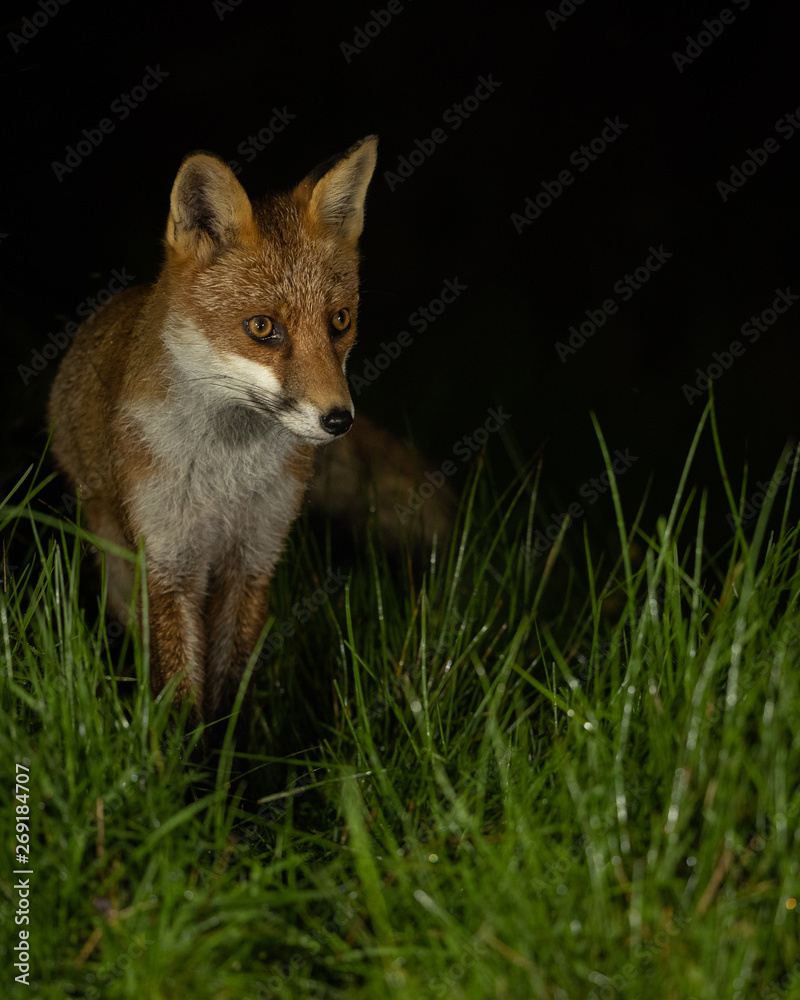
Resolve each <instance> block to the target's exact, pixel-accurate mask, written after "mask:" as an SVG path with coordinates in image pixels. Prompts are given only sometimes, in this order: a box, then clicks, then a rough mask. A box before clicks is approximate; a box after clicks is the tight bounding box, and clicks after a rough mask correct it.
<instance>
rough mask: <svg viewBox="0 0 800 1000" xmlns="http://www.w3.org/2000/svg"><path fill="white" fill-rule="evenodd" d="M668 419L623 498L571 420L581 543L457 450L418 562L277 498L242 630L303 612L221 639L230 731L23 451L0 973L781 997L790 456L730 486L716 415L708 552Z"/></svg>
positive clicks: (1, 609) (233, 983)
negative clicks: (289, 520)
mask: <svg viewBox="0 0 800 1000" xmlns="http://www.w3.org/2000/svg"><path fill="white" fill-rule="evenodd" d="M701 434H702V435H711V436H712V437H713V438H714V440H715V441H717V432H716V427H715V426H714V424H713V414H711V413H710V411H709V410H707V411H706V414H705V416H704V419H703V423H702V424H701V426H700V428H699V429H698V437H696V438H695V441H694V442H693V443H692V446H691V453H690V454H689V457H688V458H687V465H686V470H685V472H684V477H683V479H682V481H681V482H680V483H676V484H675V500H674V504H673V506H672V508H671V510H665V511H663V517H661V518H660V519H658V520H657V521H656V520H655V519H653V524H652V526H651V527H650V528H648V527H647V526H646V525H645V524H644V520H645V519H644V518H641V521H642V523H637V521H636V520H635V519H634V521H633V523H625V521H624V518H623V506H624V507H625V509H626V510H629V509H630V501H631V499H632V498H627V497H623V498H620V496H619V490H622V491H623V493H624V485H625V484H624V480H623V481H621V482H620V483H619V484H617V483H616V482H614V480H613V471H611V467H610V466H611V458H610V456H609V455H608V453H607V451H606V448H605V444H604V442H603V439H602V435H601V434H600V433H599V430H598V441H599V446H598V451H599V452H600V451H602V452H603V453H604V456H605V460H606V462H607V463H608V466H609V469H610V471H609V475H610V477H611V478H612V488H613V496H614V509H615V510H616V512H617V518H616V520H617V536H618V537H617V541H616V545H614V546H611V547H610V548H609V547H608V546H606V549H607V551H605V552H602V551H600V550H599V549H598V546H597V545H596V543H595V542H594V541H593V540H592V538H591V531H590V530H589V527H588V525H586V524H583V523H582V524H581V525H580V526H573V528H572V529H571V531H570V534H569V536H567V530H568V529H567V524H568V522H564V525H563V529H562V536H563V537H561V538H559V539H558V540H557V541H556V542H555V544H553V545H552V546H551V547H550V548H548V549H547V550H546V551H543V552H538V551H537V546H536V545H535V544H534V538H535V537H537V536H536V530H537V528H538V527H540V526H541V525H542V524H543V523H544V522H543V520H542V518H543V513H542V510H541V508H542V506H543V503H544V501H543V499H542V483H541V482H540V480H539V478H538V476H537V474H536V472H535V470H534V473H533V474H531V475H530V476H528V477H521V478H520V479H519V480H518V481H517V482H515V483H514V484H513V485H512V486H511V487H509V488H507V489H500V488H499V487H497V485H496V484H495V483H494V482H493V480H492V476H491V474H490V473H489V472H488V471H487V468H486V467H485V466H484V465H483V463H482V462H481V461H478V462H476V463H475V466H474V468H473V470H472V472H471V474H470V478H469V481H468V484H467V488H466V490H465V493H464V497H463V501H462V504H461V507H460V512H459V520H458V525H457V529H456V531H455V532H454V534H453V536H452V538H451V539H450V541H449V542H448V543H447V545H445V546H443V547H441V548H440V550H439V551H436V552H434V553H433V554H430V555H429V556H428V557H426V558H425V560H424V561H423V562H420V560H419V558H416V559H414V558H411V555H410V554H406V555H405V556H400V557H399V558H398V557H396V556H391V555H387V554H386V553H385V552H384V551H383V550H382V549H381V547H380V545H379V544H378V543H377V542H376V541H375V540H374V539H372V536H369V537H368V539H367V541H366V542H365V544H364V545H363V546H361V547H360V548H359V550H358V553H357V556H356V559H355V562H354V564H353V565H347V566H339V565H337V564H336V563H335V561H334V560H333V557H332V555H331V552H332V542H331V539H330V537H328V538H323V539H322V540H318V539H317V536H315V535H313V534H311V533H310V532H308V531H303V527H302V525H300V526H299V530H297V531H296V532H295V533H294V535H293V540H292V543H291V546H290V551H289V555H288V557H287V558H286V559H285V560H284V562H283V563H282V565H281V568H280V571H279V573H278V581H277V583H276V586H275V595H276V596H275V603H274V609H273V618H272V619H271V623H270V625H271V629H272V632H273V634H274V630H275V628H276V626H279V625H280V623H281V622H283V621H287V620H291V621H295V622H296V621H297V614H296V612H295V611H294V610H293V609H294V606H295V602H296V601H298V600H300V599H302V598H303V597H308V598H309V600H310V604H309V606H310V607H311V608H313V611H310V612H309V618H308V621H307V622H305V623H304V624H302V625H298V629H297V632H296V634H295V635H294V636H292V637H291V638H288V639H287V640H286V641H285V643H284V644H283V646H282V647H281V648H279V649H275V648H274V644H269V640H267V645H265V647H264V652H263V653H262V655H261V656H260V657H259V658H258V659H257V660H256V659H255V658H254V659H253V660H252V661H251V665H252V666H253V668H254V683H255V684H256V685H257V690H258V698H257V701H258V703H259V705H260V711H258V712H257V713H255V717H254V718H253V720H252V730H251V732H250V733H249V735H248V738H247V739H245V740H242V739H240V740H239V741H238V742H237V743H236V744H235V745H234V744H233V743H232V741H231V739H230V732H228V733H227V737H226V740H225V743H224V746H223V749H222V751H221V752H219V753H216V754H214V755H212V756H208V757H204V756H203V751H202V745H201V744H199V743H198V738H199V734H198V733H192V732H187V731H186V729H185V726H184V723H183V722H182V721H181V720H180V719H179V720H177V721H176V720H175V718H174V714H173V713H170V706H169V700H168V698H163V697H162V698H159V699H158V700H155V701H154V700H153V699H152V698H151V696H150V693H149V688H148V680H147V677H148V657H147V645H146V637H140V636H137V635H136V634H135V632H134V631H132V630H125V629H123V628H122V627H121V626H120V625H119V624H117V623H111V625H110V626H108V627H106V625H105V624H104V618H103V615H102V608H100V609H98V596H97V595H98V591H97V587H96V584H95V582H94V575H93V570H94V568H93V565H92V561H93V560H92V557H91V555H90V553H89V549H90V547H91V543H90V539H87V537H86V536H85V535H82V534H81V532H80V531H76V529H75V527H74V520H73V521H72V522H70V519H69V518H65V517H64V516H63V512H59V511H51V512H47V510H46V509H45V508H44V506H43V505H42V504H41V503H39V502H38V500H37V498H36V495H35V494H36V492H37V490H38V489H39V487H38V486H35V485H34V483H35V482H36V481H37V477H38V479H39V481H41V478H42V477H41V474H39V473H38V472H37V470H33V471H32V472H31V474H30V475H29V476H28V477H27V478H26V480H25V483H24V484H23V487H22V497H23V499H22V500H20V499H19V497H20V490H19V489H18V490H17V491H15V493H14V498H15V502H14V503H13V505H12V504H11V503H10V502H7V503H6V504H5V505H4V506H3V508H2V510H0V528H2V536H3V539H4V545H5V551H6V554H7V555H6V566H5V571H4V573H3V578H2V592H1V593H0V650H2V660H1V661H0V759H1V760H2V771H1V772H0V773H2V781H1V782H0V815H1V816H2V827H0V828H1V829H2V830H3V837H2V840H0V844H2V851H3V856H2V858H0V889H1V890H2V892H0V942H2V970H1V971H0V975H1V976H2V985H0V994H1V995H2V996H3V997H27V996H37V997H46V998H50V997H53V998H59V1000H63V998H69V997H82V998H87V1000H88V998H104V1000H105V998H108V1000H114V998H123V997H124V998H134V997H135V998H144V1000H167V998H170V1000H172V998H175V1000H178V998H190V1000H193V998H209V1000H210V998H215V1000H228V998H230V1000H266V998H276V1000H279V998H280V1000H284V998H286V1000H288V998H292V1000H296V998H305V997H315V998H326V1000H327V998H336V997H354V998H356V997H364V998H381V997H393V998H398V1000H400V998H409V1000H410V998H414V1000H428V998H438V997H447V998H461V997H463V998H470V1000H472V998H475V1000H486V998H506V997H507V998H512V1000H517V998H519V1000H528V998H537V1000H538V998H549V1000H577V998H586V1000H597V998H602V1000H610V998H613V997H617V996H619V997H624V998H639V997H647V998H656V1000H660V998H664V1000H679V998H680V1000H689V998H692V997H694V998H696V1000H719V998H722V997H725V998H736V1000H745V998H747V1000H749V998H751V997H752V998H762V1000H777V998H780V1000H783V998H792V997H798V996H800V954H799V953H800V942H799V941H798V930H797V923H798V915H797V910H796V908H795V897H796V896H800V882H798V861H800V850H798V845H797V843H796V836H795V831H796V828H797V823H798V813H800V789H799V788H798V775H800V737H798V734H797V733H798V723H800V670H798V666H797V661H798V658H799V656H798V653H799V651H800V643H799V642H798V640H800V608H798V595H799V594H800V562H799V560H800V540H799V539H798V531H797V526H796V525H795V523H794V521H793V520H792V518H791V517H790V511H791V509H793V508H792V507H791V498H792V492H793V487H794V473H795V469H796V465H797V462H796V461H795V462H794V463H793V464H792V465H791V467H790V468H788V470H787V471H786V474H785V475H784V467H783V466H779V468H778V469H777V471H776V475H775V480H774V481H775V484H776V487H775V490H774V491H773V490H770V491H768V492H769V494H770V495H769V496H768V497H767V500H766V503H765V504H764V506H763V509H762V510H761V513H760V514H759V515H758V516H750V515H748V514H747V513H745V512H744V511H745V501H747V503H748V504H749V503H750V501H749V498H751V497H752V495H753V492H754V486H753V485H752V484H748V483H747V481H746V477H744V478H743V477H742V475H741V474H740V473H738V472H737V473H736V474H735V475H733V474H732V475H731V478H730V479H729V478H728V475H727V474H726V472H725V469H724V464H723V460H722V448H721V447H720V445H719V442H718V441H717V448H716V450H717V455H718V461H719V466H720V467H719V472H718V475H717V482H718V484H719V486H718V493H719V498H722V499H725V498H726V497H727V503H728V505H729V509H730V511H731V523H733V524H735V525H738V526H737V527H736V530H735V532H733V533H732V534H731V536H730V542H729V543H728V544H727V545H726V546H725V547H724V548H723V549H722V550H720V551H709V549H708V547H707V545H706V544H705V538H706V536H707V534H708V531H707V529H708V513H707V512H708V508H709V503H710V500H709V498H708V497H707V496H706V495H705V494H697V493H694V492H693V491H692V490H691V489H690V488H689V486H688V483H689V482H691V472H690V465H691V459H692V455H693V452H694V448H695V445H696V444H697V441H698V439H699V436H700V435H701ZM779 444H780V443H778V446H779ZM687 445H688V443H687ZM784 464H785V463H784ZM545 471H546V470H545ZM787 476H788V481H786V480H787ZM781 477H783V481H782V482H781ZM734 482H735V483H736V485H735V486H734V485H733V484H734ZM779 483H780V485H778V484H779ZM773 493H774V496H773ZM623 499H624V501H625V503H624V504H623ZM633 499H634V509H635V502H636V501H635V498H633ZM773 501H774V502H773ZM770 506H772V507H773V510H772V512H771V514H769V516H768V513H769V511H768V509H769V507H770ZM749 509H750V507H747V510H749ZM739 511H743V513H741V514H740V513H739ZM548 513H549V511H548ZM734 514H735V515H736V516H735V517H734V516H733V515H734ZM742 522H746V523H745V524H744V526H742ZM540 548H542V546H540ZM20 553H21V554H20ZM15 560H17V561H18V565H17V564H15ZM332 573H333V574H336V579H337V580H339V581H340V582H339V583H337V585H336V586H335V587H331V588H329V589H332V590H333V591H334V592H333V594H332V595H331V596H330V598H329V599H328V600H326V601H324V602H322V603H317V602H315V601H314V600H313V595H314V593H315V591H316V590H318V589H319V588H321V584H322V583H323V582H324V581H325V580H326V579H327V578H328V576H329V574H332ZM323 593H324V591H323ZM226 725H227V724H226ZM220 739H222V736H221V735H220ZM15 768H16V770H15ZM26 778H27V780H26ZM15 781H16V782H18V785H17V787H16V788H15ZM15 791H19V792H20V797H19V798H16V799H15ZM26 793H27V794H26ZM15 815H16V818H17V820H19V821H20V822H19V825H18V826H17V834H15V833H14V828H13V820H14V817H15ZM28 829H29V836H30V843H29V847H30V856H29V858H28V857H27V855H26V856H25V857H21V858H15V836H18V837H20V838H24V837H25V836H26V830H28ZM20 860H22V861H25V862H27V861H28V860H29V868H30V871H31V874H30V876H29V878H28V882H29V885H28V889H27V890H25V889H19V888H15V886H19V885H20V884H22V883H20V882H17V881H15V880H19V879H22V880H25V879H26V876H24V875H16V874H14V871H15V870H20ZM21 867H22V869H25V868H26V867H28V866H27V864H26V865H22V866H21ZM24 891H29V896H27V897H25V899H24V901H23V900H21V893H23V892H24ZM28 907H29V909H28ZM20 909H21V912H23V913H25V914H28V913H29V915H30V924H27V925H24V924H23V925H19V924H16V923H15V915H16V914H17V912H18V910H20ZM26 928H27V929H28V930H29V933H30V937H29V947H30V966H31V972H30V977H29V978H30V983H31V985H30V986H26V985H22V984H19V983H15V981H14V977H15V975H16V974H18V970H17V969H15V968H14V967H13V962H14V961H16V960H17V958H16V957H15V956H18V955H19V954H20V952H19V950H18V951H16V952H15V951H14V950H13V949H14V946H15V945H19V943H20V938H19V931H20V929H23V930H24V929H26Z"/></svg>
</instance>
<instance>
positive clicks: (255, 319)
mask: <svg viewBox="0 0 800 1000" xmlns="http://www.w3.org/2000/svg"><path fill="white" fill-rule="evenodd" d="M242 326H243V327H244V332H245V333H246V334H247V336H248V337H252V338H253V340H258V341H260V342H262V343H263V342H265V341H278V340H280V339H282V335H283V333H285V330H284V327H283V325H282V324H281V323H277V322H276V321H275V320H274V319H273V318H272V317H271V316H251V317H250V319H245V320H242Z"/></svg>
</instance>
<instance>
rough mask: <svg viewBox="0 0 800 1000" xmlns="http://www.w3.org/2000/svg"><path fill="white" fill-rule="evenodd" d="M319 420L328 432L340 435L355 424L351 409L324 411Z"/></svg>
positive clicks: (336, 435) (335, 435)
mask: <svg viewBox="0 0 800 1000" xmlns="http://www.w3.org/2000/svg"><path fill="white" fill-rule="evenodd" d="M319 422H320V423H321V424H322V429H323V430H324V431H325V432H326V433H327V434H330V435H332V436H333V437H339V435H340V434H346V433H347V431H349V430H350V428H351V427H352V426H353V414H352V413H351V412H350V411H349V410H331V411H330V412H329V413H324V414H323V415H322V416H321V417H320V418H319Z"/></svg>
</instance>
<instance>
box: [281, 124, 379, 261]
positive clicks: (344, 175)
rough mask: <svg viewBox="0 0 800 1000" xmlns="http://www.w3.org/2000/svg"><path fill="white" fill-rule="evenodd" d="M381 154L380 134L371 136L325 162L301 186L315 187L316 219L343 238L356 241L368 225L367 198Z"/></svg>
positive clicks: (313, 213) (313, 212) (311, 203)
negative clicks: (379, 145) (365, 208)
mask: <svg viewBox="0 0 800 1000" xmlns="http://www.w3.org/2000/svg"><path fill="white" fill-rule="evenodd" d="M377 157H378V137H377V136H376V135H368V136H366V137H365V138H364V139H361V140H360V141H359V142H357V143H356V144H355V145H353V146H351V147H350V148H349V149H348V150H346V152H344V153H340V154H339V155H338V156H333V157H331V158H330V159H329V160H326V161H325V162H324V163H321V164H320V165H319V166H318V167H317V168H316V169H315V170H312V172H311V173H310V174H309V175H308V177H306V179H305V180H304V181H303V183H302V184H301V185H300V187H301V188H305V189H306V191H308V190H309V189H310V190H311V195H310V199H309V202H308V211H309V214H310V215H311V217H312V219H315V220H316V221H317V222H319V223H320V224H321V225H322V226H323V227H324V228H325V229H327V230H328V231H329V232H332V233H333V234H335V235H336V236H337V237H339V238H340V239H343V240H346V241H347V242H350V243H355V242H356V241H357V240H358V238H359V236H360V235H361V230H362V229H363V228H364V199H365V198H366V196H367V187H368V186H369V182H370V180H371V178H372V172H373V171H374V170H375V161H376V160H377Z"/></svg>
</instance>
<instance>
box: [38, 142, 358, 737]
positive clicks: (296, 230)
mask: <svg viewBox="0 0 800 1000" xmlns="http://www.w3.org/2000/svg"><path fill="white" fill-rule="evenodd" d="M376 149H377V139H376V138H375V137H374V136H369V137H367V138H366V139H363V140H362V141H361V142H359V143H357V144H356V145H354V146H353V147H351V148H350V149H349V150H347V152H346V153H344V154H343V155H342V156H340V157H338V158H334V159H333V160H331V161H328V162H327V163H326V164H323V165H322V166H320V167H318V168H317V169H316V170H315V171H313V172H312V173H311V174H309V175H308V176H307V177H306V178H305V180H304V181H302V182H301V183H300V184H299V185H298V186H297V187H296V188H295V189H294V190H292V191H290V192H286V193H281V194H275V195H271V196H269V197H267V198H265V199H264V200H262V201H260V202H255V203H254V204H251V202H250V200H249V199H248V197H247V195H246V194H245V192H244V189H243V188H242V187H241V185H240V184H239V182H238V180H237V179H236V178H235V177H234V175H233V173H232V172H231V171H230V169H229V168H228V167H227V166H226V165H225V164H224V163H223V162H222V161H221V160H219V159H217V158H216V157H214V156H211V155H208V154H205V153H196V154H193V155H191V156H189V157H187V158H186V160H185V161H184V162H183V164H182V166H181V168H180V170H179V172H178V175H177V177H176V179H175V183H174V186H173V189H172V195H171V199H170V213H169V218H168V221H167V227H166V233H165V239H164V243H165V248H166V260H165V263H164V266H163V269H162V271H161V274H160V276H159V278H158V280H157V282H156V283H155V285H153V286H152V287H144V288H131V289H128V290H126V291H124V292H122V293H121V294H120V295H118V296H117V297H116V298H115V299H113V300H112V301H111V302H110V303H109V304H108V305H107V306H106V307H105V308H104V309H102V310H101V311H100V312H99V313H97V314H95V316H93V317H92V318H91V319H90V320H88V321H87V322H86V323H85V324H84V325H83V326H82V327H81V328H80V330H79V332H78V334H77V336H76V338H75V341H74V343H73V345H72V346H71V347H70V350H69V351H68V353H67V355H66V356H65V358H64V360H63V362H62V364H61V366H60V369H59V371H58V374H57V376H56V379H55V382H54V385H53V390H52V394H51V397H50V411H49V416H50V421H51V425H52V426H53V428H54V430H53V444H52V447H53V452H54V455H55V458H56V461H57V463H58V465H59V466H60V467H61V469H62V470H63V471H64V472H65V473H66V474H67V476H68V477H69V478H70V479H71V480H72V482H73V484H74V485H75V486H76V487H77V488H78V489H81V487H82V486H84V485H85V484H87V483H88V482H89V481H90V477H91V482H92V488H91V490H89V491H87V495H86V501H85V513H86V518H87V523H88V526H89V529H90V530H91V531H93V532H94V533H96V534H97V535H99V536H101V537H103V538H106V539H109V540H111V541H113V542H117V543H119V544H120V545H123V546H126V547H127V548H129V549H135V548H136V546H137V543H138V540H139V539H140V538H142V537H144V539H145V553H146V565H147V585H148V597H149V606H150V642H151V677H152V684H153V689H154V691H156V692H157V691H159V690H161V689H162V688H163V686H164V685H165V684H166V683H167V682H169V681H170V680H171V679H172V678H173V677H175V676H176V675H178V676H179V678H180V679H179V680H178V682H177V690H178V695H179V696H180V697H189V698H191V699H192V700H193V703H194V711H195V714H196V717H197V718H199V719H203V718H205V719H213V718H217V717H219V716H220V715H221V714H222V713H224V712H226V711H228V710H229V708H230V706H231V704H232V701H233V698H234V696H235V694H236V692H237V690H238V686H239V683H240V680H241V677H242V674H243V671H244V668H245V665H246V663H247V660H248V657H249V656H250V654H251V652H252V650H253V647H254V645H255V643H256V641H257V639H258V636H259V634H260V632H261V629H262V628H263V626H264V623H265V621H266V619H267V611H268V600H269V582H270V578H271V576H272V573H273V570H274V567H275V564H276V562H277V561H278V559H279V557H280V554H281V552H282V549H283V546H284V543H285V540H286V536H287V534H288V532H289V529H290V527H291V524H292V522H293V521H294V519H295V518H296V516H297V514H298V512H299V510H300V505H301V501H302V498H303V494H304V491H305V488H306V485H307V483H308V480H309V478H310V476H311V473H312V455H313V452H314V450H315V446H317V445H323V444H327V443H329V442H331V441H333V440H334V439H335V438H337V437H340V436H341V435H342V434H344V433H345V432H346V431H347V430H348V429H349V427H350V425H351V424H352V422H353V405H352V401H351V398H350V393H349V391H348V386H347V381H346V378H345V374H344V369H345V363H346V359H347V354H348V352H349V350H350V348H351V347H352V346H353V343H354V340H355V336H356V326H357V312H358V249H357V244H358V239H359V236H360V234H361V230H362V226H363V214H364V200H365V196H366V191H367V187H368V184H369V181H370V178H371V176H372V173H373V170H374V167H375V159H376ZM98 473H99V476H98ZM98 482H99V486H98V485H97V484H98ZM132 573H133V571H132V565H131V563H129V562H128V561H126V560H123V559H120V558H118V557H117V558H115V557H113V556H109V557H108V572H107V577H108V587H109V606H110V609H111V611H112V612H113V613H114V614H116V615H119V616H121V617H124V616H125V614H126V609H127V608H128V607H129V604H130V598H131V593H132V587H133V575H132Z"/></svg>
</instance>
